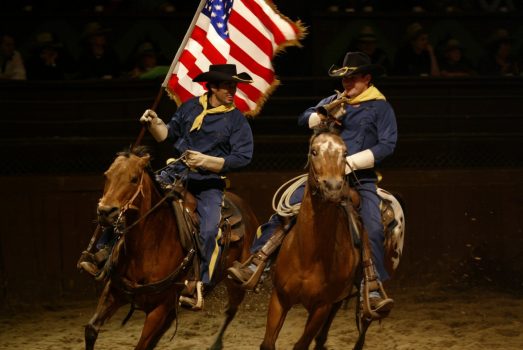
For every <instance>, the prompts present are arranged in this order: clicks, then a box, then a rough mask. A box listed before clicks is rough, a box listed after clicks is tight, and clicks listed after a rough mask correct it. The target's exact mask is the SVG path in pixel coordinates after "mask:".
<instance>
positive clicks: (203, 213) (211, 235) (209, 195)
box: [189, 181, 223, 285]
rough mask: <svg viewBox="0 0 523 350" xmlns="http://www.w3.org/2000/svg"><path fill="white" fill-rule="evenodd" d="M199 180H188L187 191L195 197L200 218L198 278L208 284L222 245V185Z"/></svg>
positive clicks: (218, 259)
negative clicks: (216, 185)
mask: <svg viewBox="0 0 523 350" xmlns="http://www.w3.org/2000/svg"><path fill="white" fill-rule="evenodd" d="M199 182H200V181H195V182H191V181H190V182H189V191H190V192H191V193H192V194H193V195H194V196H195V197H196V200H197V201H198V207H197V209H196V211H197V213H198V216H199V219H200V236H199V243H200V249H201V263H200V279H201V281H202V282H203V284H204V285H210V284H211V281H212V276H213V273H214V271H215V268H216V266H217V264H218V262H219V261H220V255H221V250H222V247H221V246H220V244H219V240H220V238H221V237H220V236H221V232H219V225H220V219H221V208H222V202H223V187H213V186H209V184H208V183H204V184H200V183H199Z"/></svg>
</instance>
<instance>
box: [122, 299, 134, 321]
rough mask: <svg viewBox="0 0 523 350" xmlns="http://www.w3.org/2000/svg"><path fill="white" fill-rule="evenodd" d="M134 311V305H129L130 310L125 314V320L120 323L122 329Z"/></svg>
mask: <svg viewBox="0 0 523 350" xmlns="http://www.w3.org/2000/svg"><path fill="white" fill-rule="evenodd" d="M134 310H136V308H135V307H134V303H131V308H130V309H129V312H128V313H127V316H125V318H124V319H123V321H122V327H123V326H125V324H126V323H127V321H129V319H130V318H131V316H132V315H133V313H134Z"/></svg>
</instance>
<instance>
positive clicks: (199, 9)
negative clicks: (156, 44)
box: [162, 0, 207, 87]
mask: <svg viewBox="0 0 523 350" xmlns="http://www.w3.org/2000/svg"><path fill="white" fill-rule="evenodd" d="M206 3H207V0H201V1H200V5H198V9H197V10H196V13H195V14H194V17H193V19H192V22H191V25H190V26H189V30H187V33H185V37H184V38H183V40H182V43H181V44H180V47H179V48H178V51H177V52H176V55H175V56H174V59H173V61H172V63H171V67H170V68H169V71H168V72H167V75H166V76H165V79H164V80H163V83H162V87H166V86H167V83H168V82H169V78H170V77H171V74H172V72H173V70H174V67H175V66H176V63H178V60H179V59H180V56H181V54H182V52H183V50H184V48H185V45H186V44H187V42H188V41H189V38H190V37H191V34H192V31H193V29H194V27H195V26H196V22H197V21H198V17H200V12H202V9H203V7H204V6H205V4H206Z"/></svg>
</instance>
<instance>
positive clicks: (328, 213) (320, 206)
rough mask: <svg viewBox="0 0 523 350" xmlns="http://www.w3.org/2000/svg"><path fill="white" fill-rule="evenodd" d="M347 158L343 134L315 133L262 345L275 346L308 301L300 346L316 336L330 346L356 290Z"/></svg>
mask: <svg viewBox="0 0 523 350" xmlns="http://www.w3.org/2000/svg"><path fill="white" fill-rule="evenodd" d="M346 156H347V148H346V146H345V143H344V142H343V140H342V139H341V137H340V136H339V135H337V134H335V133H332V132H326V131H323V132H317V133H316V134H315V135H313V136H312V138H311V140H310V149H309V155H308V157H309V161H308V162H309V164H308V165H309V174H308V180H307V183H306V186H305V192H304V196H303V200H302V202H301V207H300V211H299V214H298V215H297V218H296V223H295V225H294V226H293V227H292V228H291V230H290V231H289V232H288V233H287V236H286V238H285V240H284V242H283V244H282V246H281V249H280V252H279V254H278V257H277V260H276V264H275V266H274V268H273V290H272V294H271V298H270V302H269V310H268V316H267V326H266V331H265V338H264V340H263V343H262V344H261V346H260V349H275V344H276V339H277V337H278V334H279V332H280V330H281V328H282V326H283V323H284V321H285V317H286V315H287V312H288V311H289V309H290V308H291V307H292V306H293V305H295V304H302V305H303V306H304V307H305V308H306V309H307V311H308V314H309V316H308V319H307V322H306V325H305V329H304V332H303V335H302V336H301V338H300V339H299V340H298V342H297V343H296V344H295V345H294V349H308V348H309V345H310V344H311V342H312V341H313V338H315V339H316V347H315V349H324V344H325V342H326V341H327V333H328V330H329V328H330V325H331V323H332V320H333V319H334V316H335V314H336V311H337V310H338V308H339V306H340V305H341V303H342V301H343V299H345V298H346V297H348V296H349V295H350V293H351V291H352V288H353V286H354V283H355V279H356V274H357V272H358V271H359V265H360V258H361V254H360V250H359V249H358V248H357V247H356V246H355V244H354V241H353V236H352V234H351V231H352V230H351V228H350V227H349V225H351V224H350V223H349V219H348V215H347V211H346V210H345V208H343V206H342V204H344V203H345V202H346V199H347V197H348V195H349V185H348V183H347V181H346V177H345V157H346ZM353 224H354V225H359V223H353ZM365 330H366V328H365ZM365 330H363V332H364V331H365Z"/></svg>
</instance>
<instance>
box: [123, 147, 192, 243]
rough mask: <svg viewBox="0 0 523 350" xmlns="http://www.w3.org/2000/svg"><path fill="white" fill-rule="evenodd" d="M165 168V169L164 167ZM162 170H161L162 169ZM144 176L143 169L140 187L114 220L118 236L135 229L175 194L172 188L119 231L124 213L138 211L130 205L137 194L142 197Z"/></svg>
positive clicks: (182, 157) (181, 158)
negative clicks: (130, 210)
mask: <svg viewBox="0 0 523 350" xmlns="http://www.w3.org/2000/svg"><path fill="white" fill-rule="evenodd" d="M184 155H185V153H184V154H183V155H182V156H181V157H180V158H178V159H176V160H175V161H174V162H177V161H180V160H183V159H184V158H185V157H184ZM170 164H172V163H170ZM164 168H165V167H164ZM164 168H162V169H164ZM162 169H160V170H158V171H161V170H162ZM144 174H145V169H144V170H143V171H142V176H141V178H140V185H139V186H138V188H137V190H136V192H135V193H134V195H133V196H132V197H131V199H129V201H128V202H127V203H126V204H125V205H124V206H122V210H121V211H120V214H119V215H118V219H117V220H116V222H115V224H114V227H115V231H116V232H117V233H118V234H119V235H123V234H125V233H127V232H129V231H130V230H131V229H132V228H133V227H135V226H136V225H138V224H139V223H140V222H142V221H143V220H144V219H145V218H146V217H147V216H149V215H150V214H151V213H152V212H153V211H155V210H156V209H158V207H159V206H160V205H162V204H163V203H164V202H165V201H166V200H167V199H169V198H172V197H173V194H174V192H175V190H174V188H172V189H171V190H170V191H169V192H167V193H165V194H164V195H163V197H162V198H161V199H160V200H159V201H158V203H156V204H155V205H154V206H152V207H151V208H150V209H149V210H148V211H146V212H145V213H144V214H143V215H142V216H140V217H139V218H138V219H136V221H134V222H133V223H132V224H130V225H128V226H126V227H125V228H124V229H119V226H120V225H119V223H120V221H121V219H122V218H123V216H124V214H125V212H126V211H127V210H128V209H135V210H138V207H137V206H135V205H133V204H132V203H133V202H134V200H135V199H136V198H137V197H138V194H140V193H141V194H142V196H143V179H144Z"/></svg>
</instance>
